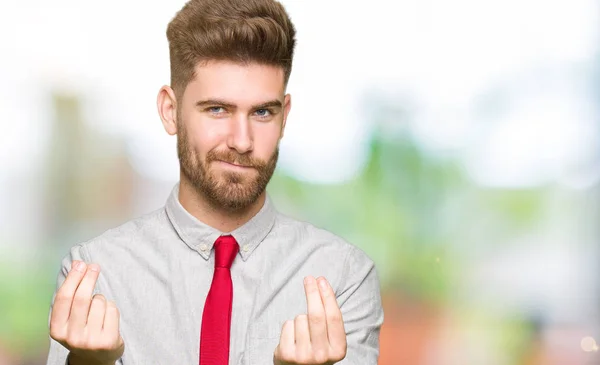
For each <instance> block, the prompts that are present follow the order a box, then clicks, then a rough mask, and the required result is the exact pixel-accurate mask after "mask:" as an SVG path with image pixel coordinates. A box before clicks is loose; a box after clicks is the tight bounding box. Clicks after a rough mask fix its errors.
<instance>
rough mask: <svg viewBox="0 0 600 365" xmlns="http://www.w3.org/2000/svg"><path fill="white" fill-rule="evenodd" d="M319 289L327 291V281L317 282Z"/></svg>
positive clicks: (322, 279)
mask: <svg viewBox="0 0 600 365" xmlns="http://www.w3.org/2000/svg"><path fill="white" fill-rule="evenodd" d="M319 287H320V288H321V290H327V280H325V279H324V278H321V279H320V280H319Z"/></svg>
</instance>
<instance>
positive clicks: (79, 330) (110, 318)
mask: <svg viewBox="0 0 600 365" xmlns="http://www.w3.org/2000/svg"><path fill="white" fill-rule="evenodd" d="M99 275H100V266H99V265H98V264H89V265H86V264H85V262H82V261H77V260H76V261H73V263H72V268H71V271H69V274H68V275H67V277H66V279H65V281H64V283H63V284H62V285H61V286H60V288H59V289H58V291H57V292H56V297H55V299H54V305H53V308H52V316H51V318H50V337H52V338H53V339H55V340H56V341H57V342H59V343H60V344H61V345H63V346H64V347H66V348H67V349H68V350H69V351H70V354H69V361H70V363H71V364H77V363H82V364H94V365H95V364H98V365H104V364H111V365H114V363H115V361H117V360H118V359H119V358H121V356H123V351H124V350H125V343H124V342H123V338H122V337H121V334H120V332H119V310H118V309H117V306H116V305H115V303H114V302H112V301H107V300H106V298H105V297H104V296H103V295H102V294H96V295H94V297H93V298H92V293H93V291H94V287H95V286H96V280H97V279H98V276H99Z"/></svg>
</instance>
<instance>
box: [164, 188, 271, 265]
mask: <svg viewBox="0 0 600 365" xmlns="http://www.w3.org/2000/svg"><path fill="white" fill-rule="evenodd" d="M165 210H166V212H167V216H168V217H169V220H170V221H171V224H172V225H173V227H174V228H175V230H176V231H177V234H179V237H181V239H182V240H183V242H185V243H186V244H187V245H188V246H189V247H190V248H191V249H192V250H194V251H197V252H198V253H199V254H200V255H201V256H202V257H203V258H204V259H205V260H208V258H209V257H210V253H211V251H212V248H213V245H214V243H215V241H216V240H217V238H218V237H219V236H222V235H229V234H230V235H232V236H233V237H234V238H235V240H236V241H237V242H238V244H239V245H240V256H241V257H242V260H244V261H246V260H247V259H248V257H250V254H252V252H253V251H254V250H255V249H256V247H258V245H259V244H260V243H261V242H262V241H263V240H264V239H265V237H266V236H267V234H268V233H269V232H270V231H271V228H273V225H274V224H275V216H276V210H275V207H274V206H273V202H272V201H271V198H270V197H269V195H268V194H267V196H266V199H265V203H264V204H263V206H262V208H261V209H260V211H259V212H258V213H256V215H255V216H254V217H252V218H251V219H250V220H249V221H248V222H246V223H245V224H244V225H242V226H241V227H238V228H237V229H235V230H234V231H232V232H221V231H219V230H217V229H215V228H213V227H211V226H209V225H207V224H205V223H203V222H201V221H200V220H198V219H197V218H196V217H194V216H193V215H191V214H190V213H189V212H188V211H187V210H185V208H184V207H183V206H182V205H181V203H180V202H179V183H177V184H176V185H175V187H174V188H173V190H172V191H171V195H170V196H169V198H168V199H167V203H166V205H165Z"/></svg>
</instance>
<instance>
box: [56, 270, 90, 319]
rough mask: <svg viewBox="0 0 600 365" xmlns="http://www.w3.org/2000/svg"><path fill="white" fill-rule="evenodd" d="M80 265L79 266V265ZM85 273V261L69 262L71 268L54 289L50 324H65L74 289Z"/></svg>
mask: <svg viewBox="0 0 600 365" xmlns="http://www.w3.org/2000/svg"><path fill="white" fill-rule="evenodd" d="M79 265H81V266H79ZM84 274H85V263H83V262H81V261H79V260H75V261H73V262H72V264H71V270H70V271H69V273H68V274H67V277H66V278H65V281H64V282H63V283H62V285H61V286H60V288H58V290H57V291H56V296H55V297H54V304H53V305H52V317H51V326H53V325H58V326H61V325H65V324H66V323H67V321H68V320H69V314H70V312H71V306H72V305H73V297H74V296H75V291H76V290H77V287H78V286H79V283H80V282H81V279H82V278H83V276H84Z"/></svg>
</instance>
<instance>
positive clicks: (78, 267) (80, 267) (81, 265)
mask: <svg viewBox="0 0 600 365" xmlns="http://www.w3.org/2000/svg"><path fill="white" fill-rule="evenodd" d="M75 270H77V271H79V272H84V271H85V262H83V261H78V262H77V263H76V264H75Z"/></svg>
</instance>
